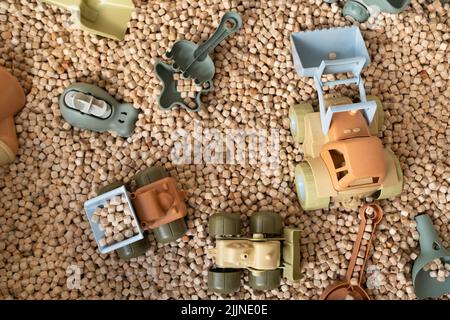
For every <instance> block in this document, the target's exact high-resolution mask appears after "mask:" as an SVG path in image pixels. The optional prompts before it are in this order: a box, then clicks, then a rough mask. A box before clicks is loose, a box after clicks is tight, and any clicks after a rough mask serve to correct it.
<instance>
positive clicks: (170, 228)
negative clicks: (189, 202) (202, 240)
mask: <svg viewBox="0 0 450 320" xmlns="http://www.w3.org/2000/svg"><path fill="white" fill-rule="evenodd" d="M186 231H187V226H186V222H185V221H184V218H181V219H178V220H175V221H172V222H170V223H167V224H164V225H162V226H159V227H157V228H155V229H153V233H154V235H155V238H156V241H158V242H159V243H168V242H172V241H175V240H177V239H179V238H181V237H182V236H184V235H185V233H186Z"/></svg>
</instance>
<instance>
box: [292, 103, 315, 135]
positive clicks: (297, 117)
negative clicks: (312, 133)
mask: <svg viewBox="0 0 450 320" xmlns="http://www.w3.org/2000/svg"><path fill="white" fill-rule="evenodd" d="M313 112H314V110H313V107H312V106H311V105H310V104H309V103H303V104H297V105H295V106H292V107H291V108H290V109H289V126H290V128H291V134H292V137H293V138H294V141H295V142H298V143H302V142H303V140H304V139H305V115H307V114H308V113H313Z"/></svg>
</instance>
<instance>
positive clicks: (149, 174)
mask: <svg viewBox="0 0 450 320" xmlns="http://www.w3.org/2000/svg"><path fill="white" fill-rule="evenodd" d="M168 176H169V174H168V173H167V171H166V170H165V169H164V168H161V167H149V168H147V169H145V170H142V171H140V172H138V173H137V174H136V176H135V177H134V181H136V188H141V187H143V186H145V185H148V184H150V183H153V182H156V181H158V180H161V179H163V178H166V177H168Z"/></svg>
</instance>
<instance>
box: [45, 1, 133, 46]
mask: <svg viewBox="0 0 450 320" xmlns="http://www.w3.org/2000/svg"><path fill="white" fill-rule="evenodd" d="M43 1H44V2H47V3H49V4H53V5H56V6H58V7H60V8H63V9H66V10H69V11H70V12H71V13H72V17H73V19H74V22H75V23H76V24H77V25H78V26H79V27H80V28H81V30H84V31H87V32H90V33H93V34H97V35H99V36H102V37H107V38H111V39H114V40H123V38H124V36H125V32H126V30H127V27H128V22H129V21H130V19H131V13H132V12H133V11H134V4H133V1H132V0H101V1H99V0H43Z"/></svg>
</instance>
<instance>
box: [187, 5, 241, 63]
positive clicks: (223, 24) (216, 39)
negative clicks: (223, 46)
mask: <svg viewBox="0 0 450 320" xmlns="http://www.w3.org/2000/svg"><path fill="white" fill-rule="evenodd" d="M241 27H242V19H241V16H240V15H239V14H238V13H236V12H227V13H225V14H224V15H223V17H222V19H221V20H220V24H219V26H218V27H217V30H216V32H214V34H213V35H212V36H211V37H210V38H209V39H208V40H207V41H206V42H205V43H203V44H201V45H200V46H199V47H198V48H197V49H196V50H195V52H194V57H195V58H196V60H198V61H202V60H204V59H205V58H206V56H207V55H208V54H209V53H210V52H211V51H213V50H214V48H215V47H216V46H217V45H218V44H219V43H220V42H221V41H222V40H223V39H225V38H226V37H228V36H229V35H231V34H233V33H235V32H236V31H237V30H239V29H240V28H241Z"/></svg>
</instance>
